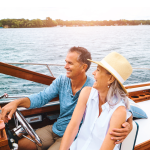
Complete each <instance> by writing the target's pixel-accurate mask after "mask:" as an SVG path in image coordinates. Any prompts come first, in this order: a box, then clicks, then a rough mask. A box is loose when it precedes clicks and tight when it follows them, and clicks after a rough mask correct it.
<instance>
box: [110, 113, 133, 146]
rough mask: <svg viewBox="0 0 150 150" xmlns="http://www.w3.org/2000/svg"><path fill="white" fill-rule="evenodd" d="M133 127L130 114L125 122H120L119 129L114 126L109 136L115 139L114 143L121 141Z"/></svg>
mask: <svg viewBox="0 0 150 150" xmlns="http://www.w3.org/2000/svg"><path fill="white" fill-rule="evenodd" d="M132 128H133V125H132V115H131V117H130V118H128V120H127V122H125V123H123V124H122V128H121V129H117V128H114V129H113V130H112V132H110V134H111V135H112V136H113V137H111V139H112V140H114V141H116V142H115V144H119V143H122V142H123V141H124V139H125V138H126V137H127V136H128V134H129V133H130V132H131V130H132Z"/></svg>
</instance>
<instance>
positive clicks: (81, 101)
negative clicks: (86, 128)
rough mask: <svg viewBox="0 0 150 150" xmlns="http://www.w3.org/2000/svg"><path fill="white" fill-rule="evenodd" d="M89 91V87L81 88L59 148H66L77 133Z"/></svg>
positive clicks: (61, 149)
mask: <svg viewBox="0 0 150 150" xmlns="http://www.w3.org/2000/svg"><path fill="white" fill-rule="evenodd" d="M90 92H91V87H85V88H83V89H82V91H81V93H80V95H79V98H78V102H77V105H76V107H75V109H74V112H73V115H72V118H71V121H70V123H69V124H68V126H67V128H66V131H65V133H64V136H63V138H62V141H61V144H60V148H59V150H68V149H69V148H70V146H71V144H72V142H73V141H74V138H75V136H76V135H77V133H78V129H79V125H80V123H81V120H82V117H83V114H84V112H85V109H86V103H87V100H88V98H89V95H90Z"/></svg>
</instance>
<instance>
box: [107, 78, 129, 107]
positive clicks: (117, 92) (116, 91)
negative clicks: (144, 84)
mask: <svg viewBox="0 0 150 150" xmlns="http://www.w3.org/2000/svg"><path fill="white" fill-rule="evenodd" d="M114 96H116V97H117V98H118V101H116V102H115V103H112V98H113V97H114ZM106 99H107V102H108V104H109V105H110V106H114V105H116V104H117V103H119V102H120V100H123V101H124V103H125V106H126V108H127V109H129V101H128V98H127V96H126V93H125V92H124V90H123V89H122V88H121V86H120V84H119V82H118V81H117V80H115V81H114V82H113V83H112V84H111V85H110V87H109V90H108V93H107V98H106Z"/></svg>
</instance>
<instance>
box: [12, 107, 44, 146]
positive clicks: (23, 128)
mask: <svg viewBox="0 0 150 150" xmlns="http://www.w3.org/2000/svg"><path fill="white" fill-rule="evenodd" d="M14 115H15V117H16V119H17V120H18V121H19V123H20V124H21V125H19V126H17V127H16V128H14V129H13V131H14V132H15V134H16V135H17V136H18V137H21V136H23V137H25V138H27V139H29V140H30V141H32V142H34V143H35V144H37V145H38V146H40V147H41V146H42V141H41V140H40V138H39V137H38V135H37V134H36V133H35V131H34V130H33V128H32V127H31V125H30V124H29V123H28V122H27V121H26V119H25V118H24V116H23V115H22V114H21V112H20V111H19V110H18V109H17V110H16V112H15V114H14ZM24 133H27V134H28V135H29V136H30V137H31V139H30V138H28V137H26V136H25V135H23V134H24Z"/></svg>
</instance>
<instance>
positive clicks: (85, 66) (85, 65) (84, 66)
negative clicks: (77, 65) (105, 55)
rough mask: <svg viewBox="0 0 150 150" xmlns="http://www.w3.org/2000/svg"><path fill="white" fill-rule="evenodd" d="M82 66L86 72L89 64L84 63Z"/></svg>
mask: <svg viewBox="0 0 150 150" xmlns="http://www.w3.org/2000/svg"><path fill="white" fill-rule="evenodd" d="M82 67H83V70H84V71H85V72H86V69H87V67H88V65H87V64H83V65H82Z"/></svg>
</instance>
